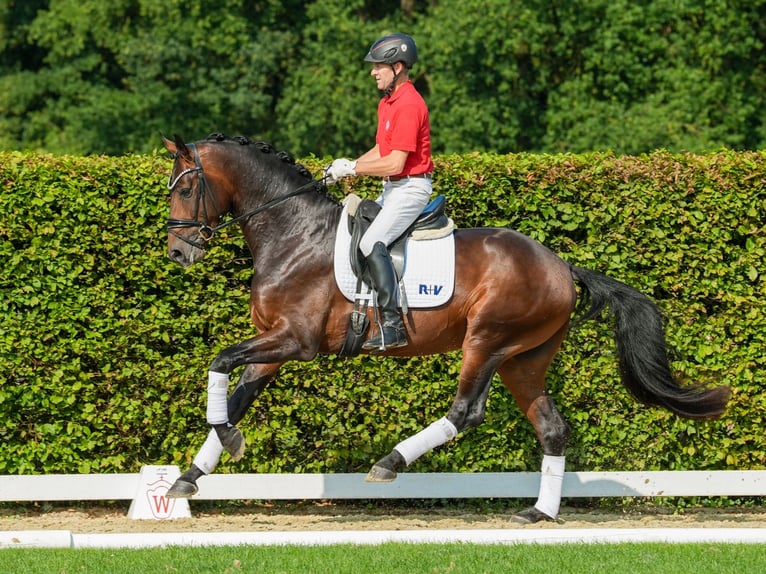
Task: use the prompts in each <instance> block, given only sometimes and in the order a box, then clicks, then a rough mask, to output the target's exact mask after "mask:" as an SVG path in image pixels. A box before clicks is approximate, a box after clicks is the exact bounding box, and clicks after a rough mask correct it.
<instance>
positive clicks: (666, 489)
mask: <svg viewBox="0 0 766 574" xmlns="http://www.w3.org/2000/svg"><path fill="white" fill-rule="evenodd" d="M168 468H169V469H171V468H172V469H173V470H174V471H175V472H173V473H172V474H174V476H178V474H177V472H178V471H177V468H176V467H168ZM140 477H141V475H140V474H139V473H135V474H101V475H99V474H55V475H24V476H11V475H4V476H0V502H12V501H17V502H22V501H35V502H41V501H78V500H133V499H134V498H135V497H136V493H137V492H138V489H139V486H140V485H139V481H140ZM364 477H365V475H364V474H356V473H352V474H213V475H210V476H206V477H203V478H201V479H200V480H199V483H198V484H199V487H200V492H199V493H198V494H197V495H195V496H194V498H193V500H312V499H313V500H332V499H338V500H339V499H405V498H406V499H413V498H420V499H430V498H536V497H537V491H538V485H539V480H540V473H537V472H514V473H506V472H498V473H494V472H485V473H404V474H401V475H400V476H399V477H398V478H397V479H396V480H395V481H394V482H391V483H366V482H365V481H364ZM171 480H172V479H171ZM764 495H766V470H745V471H683V472H680V471H658V472H569V473H567V474H566V475H565V476H564V487H563V497H564V498H589V497H591V498H601V497H630V496H640V497H662V496H764Z"/></svg>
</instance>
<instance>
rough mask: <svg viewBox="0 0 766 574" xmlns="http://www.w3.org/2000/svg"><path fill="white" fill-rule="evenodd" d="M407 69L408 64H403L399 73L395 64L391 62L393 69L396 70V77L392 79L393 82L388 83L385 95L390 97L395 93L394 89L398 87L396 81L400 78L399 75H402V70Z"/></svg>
mask: <svg viewBox="0 0 766 574" xmlns="http://www.w3.org/2000/svg"><path fill="white" fill-rule="evenodd" d="M406 69H407V66H405V65H404V64H402V70H401V72H399V73H398V74H397V73H396V67H395V66H394V64H391V70H392V71H393V72H394V78H393V79H392V80H391V83H390V84H388V87H387V88H386V89H385V90H384V91H383V95H384V96H385V97H386V98H388V97H390V96H391V94H393V93H394V90H395V89H396V82H397V81H398V80H399V76H401V75H402V72H404V70H406Z"/></svg>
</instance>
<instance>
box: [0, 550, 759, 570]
mask: <svg viewBox="0 0 766 574" xmlns="http://www.w3.org/2000/svg"><path fill="white" fill-rule="evenodd" d="M764 571H766V545H759V544H593V545H581V544H577V545H575V544H567V545H538V546H535V545H478V544H417V545H416V544H395V543H389V544H383V545H380V546H354V545H335V546H312V547H298V546H229V547H205V548H200V547H193V548H190V547H177V546H176V547H168V548H153V549H145V550H113V549H103V550H100V549H73V550H68V549H2V550H0V572H3V573H4V574H5V573H19V574H22V573H23V574H34V573H37V572H40V573H45V574H51V573H55V574H74V573H80V572H83V573H88V572H98V573H102V572H103V573H107V572H108V573H115V574H116V573H123V572H124V573H129V574H150V573H162V574H167V573H168V572H182V573H208V572H211V573H236V572H258V573H268V574H278V573H283V572H284V573H311V574H324V573H327V574H343V573H353V574H367V573H370V574H372V573H374V574H381V573H394V574H396V573H420V572H422V573H429V574H438V573H453V574H456V573H462V572H465V573H471V574H480V573H483V572H486V573H494V572H497V573H498V574H499V573H502V574H509V573H515V572H523V573H524V574H535V573H540V574H554V573H559V572H560V573H563V574H576V573H580V572H594V573H611V572H615V573H620V574H628V573H629V574H642V573H646V574H657V573H664V572H667V573H669V574H671V573H672V574H684V573H689V574H704V573H708V572H709V573H711V574H726V573H731V574H735V573H736V574H743V573H751V572H752V573H754V574H755V573H758V574H760V573H761V572H764Z"/></svg>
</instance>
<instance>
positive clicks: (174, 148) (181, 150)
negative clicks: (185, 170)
mask: <svg viewBox="0 0 766 574" xmlns="http://www.w3.org/2000/svg"><path fill="white" fill-rule="evenodd" d="M173 137H174V138H175V141H171V140H169V139H168V138H166V137H165V136H162V143H163V145H164V146H165V149H167V150H168V151H169V152H170V153H171V154H173V155H174V156H176V157H178V156H180V157H183V158H184V159H188V160H190V161H191V159H192V154H191V152H190V151H189V148H188V147H186V144H185V143H184V140H183V139H182V138H181V136H179V135H178V134H173Z"/></svg>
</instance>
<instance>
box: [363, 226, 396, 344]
mask: <svg viewBox="0 0 766 574" xmlns="http://www.w3.org/2000/svg"><path fill="white" fill-rule="evenodd" d="M367 267H368V269H369V270H370V277H371V278H372V283H373V285H372V286H373V287H374V288H375V291H377V293H378V305H379V306H380V308H381V315H382V318H383V320H382V321H381V323H382V324H381V326H380V332H379V333H378V334H377V335H375V336H374V337H373V338H372V339H370V340H369V341H366V342H365V343H364V345H362V348H363V349H366V350H368V351H384V350H385V349H391V348H393V347H404V346H405V345H406V344H407V334H406V331H405V328H404V323H403V322H402V317H401V315H399V309H398V307H397V305H396V271H395V270H394V264H393V262H392V261H391V256H390V255H389V253H388V249H386V246H385V245H384V244H383V243H382V242H381V241H378V242H377V243H376V244H375V245H374V246H373V248H372V253H370V254H369V255H368V256H367Z"/></svg>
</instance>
